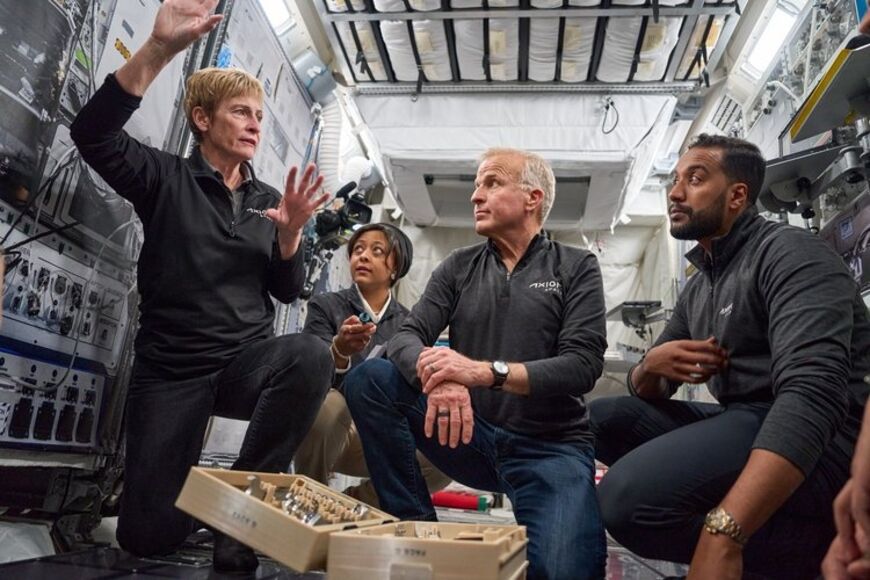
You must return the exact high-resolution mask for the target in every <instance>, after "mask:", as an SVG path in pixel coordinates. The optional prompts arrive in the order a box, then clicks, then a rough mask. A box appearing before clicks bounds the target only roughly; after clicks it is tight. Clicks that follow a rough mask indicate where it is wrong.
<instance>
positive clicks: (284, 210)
mask: <svg viewBox="0 0 870 580" xmlns="http://www.w3.org/2000/svg"><path fill="white" fill-rule="evenodd" d="M315 171H317V167H316V166H315V165H314V164H313V163H309V164H308V167H306V168H305V172H304V173H303V174H302V178H301V179H300V180H299V183H296V173H297V172H298V169H297V168H296V167H295V166H294V167H292V168H291V169H290V173H289V174H288V175H287V183H286V185H285V186H284V195H283V197H281V201H280V202H278V207H275V208H272V209H267V210H266V217H267V218H269V219H270V220H272V222H273V223H274V224H275V229H276V230H277V231H278V247H279V249H280V250H281V257H282V258H283V259H285V260H289V259H290V258H291V257H293V255H294V254H295V253H296V251H297V250H298V249H299V241H300V240H301V239H302V227H303V226H304V225H305V224H306V223H308V220H310V219H311V216H313V215H314V211H315V210H316V209H317V208H318V207H319V206H320V205H321V204H322V203H323V202H325V201H326V200H327V199H329V194H328V193H324V194H323V195H317V192H318V190H319V189H320V186H321V185H322V184H323V176H322V175H320V176H317V178H316V179H314V180H313V181H312V178H313V177H314V173H315Z"/></svg>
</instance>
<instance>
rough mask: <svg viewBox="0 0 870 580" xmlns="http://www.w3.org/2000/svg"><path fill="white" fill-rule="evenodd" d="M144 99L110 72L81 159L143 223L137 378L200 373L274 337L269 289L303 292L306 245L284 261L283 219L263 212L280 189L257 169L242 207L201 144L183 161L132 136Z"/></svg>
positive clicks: (76, 127) (88, 109) (283, 295)
mask: <svg viewBox="0 0 870 580" xmlns="http://www.w3.org/2000/svg"><path fill="white" fill-rule="evenodd" d="M140 102H141V99H140V98H139V97H135V96H133V95H130V94H128V93H126V92H125V91H124V90H123V89H122V88H121V86H120V85H119V84H118V82H117V81H116V80H115V78H114V75H109V76H108V77H107V78H106V82H105V83H104V84H103V86H102V87H101V88H100V89H99V90H98V91H97V92H96V93H95V94H94V96H93V97H92V98H91V100H90V101H89V102H88V103H87V104H86V105H85V107H84V108H83V109H82V110H81V112H80V113H79V115H78V116H77V117H76V120H75V121H74V123H73V124H72V126H71V127H70V132H71V135H72V139H73V141H74V142H75V144H76V146H77V147H78V149H79V152H80V153H81V155H82V158H83V159H84V160H85V161H86V162H87V163H88V165H90V166H91V167H93V168H94V169H95V170H96V171H97V173H99V174H100V175H101V176H102V177H103V179H105V180H106V182H107V183H108V184H109V185H110V186H112V188H114V189H115V191H117V192H118V194H120V195H121V196H123V197H124V198H126V199H128V200H130V201H131V202H132V203H133V206H134V208H135V209H136V213H137V215H138V216H139V218H140V219H141V220H142V224H143V226H144V230H145V242H144V245H143V246H142V252H141V254H140V256H139V263H138V280H137V284H138V288H139V293H140V294H141V302H140V304H139V326H140V328H139V333H138V334H137V336H136V374H137V378H138V379H174V380H181V379H187V378H193V377H197V376H202V375H205V374H208V373H211V372H214V371H217V370H220V369H221V368H223V367H224V366H225V365H226V364H227V363H229V362H230V361H231V360H232V359H233V358H234V357H235V356H237V355H238V354H239V353H240V352H241V351H242V350H243V349H244V348H245V347H246V346H248V345H249V344H251V343H252V342H254V341H257V340H261V339H264V338H267V337H270V336H272V335H273V330H272V324H273V319H274V306H273V303H272V300H271V298H270V294H271V296H274V297H275V298H276V299H278V300H280V301H281V302H284V303H289V302H290V301H292V300H294V299H295V298H296V297H297V296H298V295H299V293H300V291H301V289H302V284H303V282H304V264H303V261H302V252H297V253H296V255H295V256H293V258H291V259H290V260H282V259H281V256H280V252H279V250H278V246H277V236H276V231H275V226H274V224H273V223H272V222H271V221H270V220H268V219H266V218H265V217H262V215H261V212H262V210H265V209H267V208H271V207H275V206H276V205H277V203H278V201H279V200H280V198H281V196H280V194H279V193H278V191H277V190H275V189H274V188H272V187H269V186H268V185H266V184H264V183H262V182H260V181H259V180H257V178H256V176H255V175H254V173H253V169H252V168H251V167H250V166H249V167H248V169H249V171H250V176H251V180H250V181H248V182H246V183H245V184H244V185H242V191H243V199H242V207H241V211H240V212H239V213H238V214H234V212H233V208H232V204H231V202H230V192H229V190H228V189H227V187H226V186H225V185H224V183H223V180H222V179H221V177H220V174H219V173H217V172H216V171H215V170H214V169H213V168H212V167H211V166H209V164H208V163H206V161H205V160H204V159H203V157H202V155H201V154H200V153H199V150H198V149H197V150H195V151H194V153H193V155H192V156H191V157H190V158H182V157H179V156H177V155H171V154H169V153H165V152H163V151H160V150H158V149H155V148H153V147H148V146H146V145H143V144H142V143H139V142H138V141H136V140H135V139H133V138H132V137H130V136H129V135H128V134H127V133H126V132H125V131H124V130H123V127H124V124H125V123H126V122H127V121H128V119H129V118H130V116H131V115H132V114H133V112H134V111H135V110H136V109H137V108H138V106H139V103H140Z"/></svg>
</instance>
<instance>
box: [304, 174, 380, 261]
mask: <svg viewBox="0 0 870 580" xmlns="http://www.w3.org/2000/svg"><path fill="white" fill-rule="evenodd" d="M354 189H356V182H353V181H351V182H350V183H348V184H346V185H345V186H343V187H342V188H341V189H339V190H338V192H336V194H335V197H336V199H338V198H342V199H344V200H345V201H344V205H342V206H341V207H340V208H339V209H337V210H334V209H325V210H323V211H321V212H320V213H318V214H317V217H316V218H315V220H314V231H315V232H317V236H318V237H319V238H320V240H319V245H320V246H321V247H323V248H325V249H327V250H334V249H336V248H338V247H339V246H341V245H342V244H344V243H345V242H347V240H348V239H350V233H351V231H352V230H353V227H354V226H355V225H360V224H367V223H369V222H370V221H372V208H371V207H369V205H368V204H367V203H366V202H365V197H364V196H363V194H362V193H360V192H355V193H353V194H351V193H350V192H351V191H353V190H354Z"/></svg>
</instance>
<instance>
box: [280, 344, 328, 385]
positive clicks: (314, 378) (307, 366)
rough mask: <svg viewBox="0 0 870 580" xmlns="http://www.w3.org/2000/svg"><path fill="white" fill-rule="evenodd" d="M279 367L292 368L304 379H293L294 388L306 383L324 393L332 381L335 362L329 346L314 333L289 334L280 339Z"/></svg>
mask: <svg viewBox="0 0 870 580" xmlns="http://www.w3.org/2000/svg"><path fill="white" fill-rule="evenodd" d="M279 350H280V355H279V361H280V362H279V363H278V365H277V366H278V368H284V369H292V372H293V374H294V375H295V376H297V377H301V378H302V379H303V380H302V381H291V382H292V383H293V385H292V387H293V389H294V390H298V389H299V385H300V384H301V383H304V384H305V385H309V386H310V388H311V389H312V390H315V391H316V393H313V394H317V395H323V394H324V393H326V391H327V390H328V389H329V387H330V385H331V382H332V373H333V369H334V368H335V367H334V363H333V360H332V355H331V354H330V352H329V346H328V345H327V344H326V343H325V342H323V340H321V339H320V338H318V337H316V336H314V335H313V334H288V335H285V336H282V337H280V340H279Z"/></svg>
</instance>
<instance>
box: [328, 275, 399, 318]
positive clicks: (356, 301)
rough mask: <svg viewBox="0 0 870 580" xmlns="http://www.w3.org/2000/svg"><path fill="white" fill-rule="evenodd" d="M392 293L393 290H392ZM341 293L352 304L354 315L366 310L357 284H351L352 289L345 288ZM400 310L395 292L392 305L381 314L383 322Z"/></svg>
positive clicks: (391, 301)
mask: <svg viewBox="0 0 870 580" xmlns="http://www.w3.org/2000/svg"><path fill="white" fill-rule="evenodd" d="M390 291H391V292H392V290H390ZM339 293H340V294H342V295H344V298H345V299H346V300H347V301H348V302H349V303H350V305H351V306H352V307H353V310H354V314H356V315H359V313H360V312H362V311H363V310H365V306H363V303H362V299H361V298H360V295H359V291H358V290H357V288H356V284H351V286H350V288H345V289H344V290H339ZM398 309H399V301H398V300H396V293H395V292H393V299H392V300H390V304H389V305H388V306H387V309H386V310H385V311H384V312H383V313H381V320H382V321H383V320H386V318H387V317H388V315H392V314H394V313H395V312H396V311H397V310H398Z"/></svg>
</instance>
